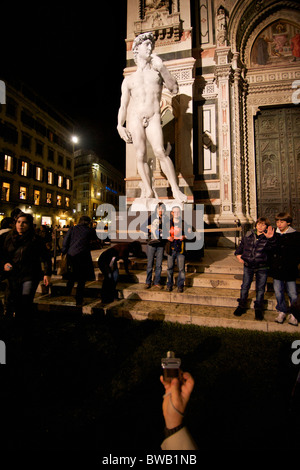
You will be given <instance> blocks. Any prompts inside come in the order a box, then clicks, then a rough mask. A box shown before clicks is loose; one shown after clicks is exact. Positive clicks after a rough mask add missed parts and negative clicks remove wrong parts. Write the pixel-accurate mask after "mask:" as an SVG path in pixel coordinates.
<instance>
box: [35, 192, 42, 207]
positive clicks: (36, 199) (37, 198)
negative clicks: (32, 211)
mask: <svg viewBox="0 0 300 470" xmlns="http://www.w3.org/2000/svg"><path fill="white" fill-rule="evenodd" d="M40 197H41V191H38V190H37V189H36V190H35V191H34V204H35V205H36V206H39V205H40Z"/></svg>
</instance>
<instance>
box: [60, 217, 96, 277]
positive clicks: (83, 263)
mask: <svg viewBox="0 0 300 470" xmlns="http://www.w3.org/2000/svg"><path fill="white" fill-rule="evenodd" d="M96 239H97V235H96V231H95V230H94V229H92V228H91V227H89V226H88V225H84V224H78V225H75V227H72V228H70V230H68V232H67V234H66V236H65V238H64V241H63V246H62V253H63V254H66V253H67V255H68V261H69V263H70V273H69V274H68V275H67V276H66V277H70V278H72V279H74V280H89V281H93V280H94V279H95V271H94V265H93V260H92V257H91V251H90V250H91V242H92V241H93V240H96Z"/></svg>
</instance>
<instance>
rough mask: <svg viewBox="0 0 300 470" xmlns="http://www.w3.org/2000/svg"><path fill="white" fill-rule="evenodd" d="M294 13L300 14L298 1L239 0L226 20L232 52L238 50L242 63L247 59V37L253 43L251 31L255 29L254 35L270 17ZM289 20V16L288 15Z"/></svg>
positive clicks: (268, 21)
mask: <svg viewBox="0 0 300 470" xmlns="http://www.w3.org/2000/svg"><path fill="white" fill-rule="evenodd" d="M291 11H294V12H295V15H297V16H298V15H299V14H300V3H299V2H298V1H295V0H291V1H284V0H279V1H277V2H274V1H272V0H265V1H263V0H256V1H253V0H239V1H238V2H237V3H236V5H235V7H234V8H233V10H232V12H231V15H230V18H229V21H228V38H229V42H230V46H231V50H232V52H239V53H240V59H241V61H242V63H244V64H245V60H246V59H247V57H246V54H245V51H246V47H247V45H248V44H249V38H250V37H251V38H252V39H251V41H252V44H253V40H254V39H253V33H254V31H256V30H257V33H256V36H257V35H258V34H259V33H258V31H259V30H260V32H261V30H262V29H263V28H264V27H265V26H266V25H267V24H269V23H270V22H272V20H270V18H271V17H273V18H274V20H273V21H275V18H278V19H279V18H280V16H282V15H283V17H284V18H286V15H287V13H289V15H290V14H291ZM289 20H291V17H290V16H289Z"/></svg>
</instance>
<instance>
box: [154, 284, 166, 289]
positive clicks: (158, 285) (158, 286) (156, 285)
mask: <svg viewBox="0 0 300 470" xmlns="http://www.w3.org/2000/svg"><path fill="white" fill-rule="evenodd" d="M154 287H157V288H158V289H159V290H161V289H163V288H164V286H162V285H161V284H154Z"/></svg>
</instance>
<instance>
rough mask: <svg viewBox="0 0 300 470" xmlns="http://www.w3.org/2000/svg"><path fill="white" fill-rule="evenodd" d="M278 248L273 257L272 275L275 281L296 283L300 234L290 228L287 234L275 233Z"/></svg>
mask: <svg viewBox="0 0 300 470" xmlns="http://www.w3.org/2000/svg"><path fill="white" fill-rule="evenodd" d="M275 237H276V246H275V250H274V253H273V255H272V257H271V270H270V274H271V276H272V277H273V278H274V279H280V280H282V281H295V280H296V279H297V277H298V273H299V272H298V265H299V263H300V232H297V231H296V230H295V229H293V228H292V227H289V228H288V230H287V231H286V232H285V233H282V234H281V233H280V231H279V230H277V231H276V233H275Z"/></svg>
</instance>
